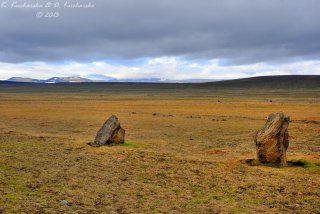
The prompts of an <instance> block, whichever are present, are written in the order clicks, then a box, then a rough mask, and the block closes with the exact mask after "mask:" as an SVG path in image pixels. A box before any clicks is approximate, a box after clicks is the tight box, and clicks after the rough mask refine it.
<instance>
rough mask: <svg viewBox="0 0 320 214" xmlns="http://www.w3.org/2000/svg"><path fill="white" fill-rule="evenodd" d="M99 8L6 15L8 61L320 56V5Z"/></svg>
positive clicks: (2, 14)
mask: <svg viewBox="0 0 320 214" xmlns="http://www.w3.org/2000/svg"><path fill="white" fill-rule="evenodd" d="M1 1H2V0H0V2H1ZM5 1H8V2H9V3H11V2H12V0H5ZM2 2H3V1H2ZM26 2H27V3H30V2H33V3H34V2H36V1H34V0H28V1H26ZM38 2H40V3H41V2H47V1H43V0H39V1H38ZM64 2H65V1H61V0H60V3H61V4H63V3H64ZM70 2H72V3H75V2H76V1H70ZM88 2H89V0H81V1H79V3H88ZM92 4H94V5H95V8H93V9H60V10H59V12H60V14H61V17H59V18H56V19H43V18H42V19H37V18H35V15H34V14H35V12H36V11H39V10H36V9H9V8H7V9H4V8H2V9H0V61H6V62H24V61H60V60H62V61H65V60H75V61H92V60H103V59H105V58H122V59H126V58H128V59H131V58H142V57H157V56H185V57H190V58H202V59H212V58H220V59H225V61H226V62H228V63H252V62H266V61H274V62H276V61H282V60H289V59H315V58H319V56H320V42H319V38H320V24H319V23H320V22H319V20H320V13H319V11H320V3H319V1H318V0H303V1H302V0H254V1H252V0H219V1H218V0H199V1H195V0H161V1H158V0H157V1H156V0H92ZM48 11H50V10H48Z"/></svg>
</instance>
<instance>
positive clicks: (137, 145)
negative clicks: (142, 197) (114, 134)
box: [120, 141, 142, 148]
mask: <svg viewBox="0 0 320 214" xmlns="http://www.w3.org/2000/svg"><path fill="white" fill-rule="evenodd" d="M120 146H125V147H133V148H141V147H142V146H141V145H140V144H139V143H136V142H132V141H126V142H125V143H124V144H120Z"/></svg>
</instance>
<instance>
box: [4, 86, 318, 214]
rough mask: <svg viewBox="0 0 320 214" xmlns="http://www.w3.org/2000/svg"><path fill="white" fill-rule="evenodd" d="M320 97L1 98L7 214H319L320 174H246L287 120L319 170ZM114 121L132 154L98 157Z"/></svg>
mask: <svg viewBox="0 0 320 214" xmlns="http://www.w3.org/2000/svg"><path fill="white" fill-rule="evenodd" d="M318 95H319V91H318V90H313V91H305V90H303V91H299V90H297V91H295V92H292V91H291V92H286V91H271V92H270V91H263V90H261V91H260V90H256V91H239V90H231V89H230V90H217V91H210V92H205V93H203V91H194V92H192V91H185V92H181V91H180V92H176V91H171V92H170V91H166V93H164V92H161V91H152V90H150V91H148V93H144V92H132V93H125V91H124V92H123V93H115V92H110V93H108V94H106V93H99V92H81V93H57V92H55V91H54V90H53V91H52V92H46V93H42V92H41V91H39V92H33V93H25V92H24V91H15V92H2V93H1V92H0V118H1V119H0V169H1V170H0V207H1V208H0V213H1V212H4V213H260V212H267V213H279V212H281V213H292V212H296V213H319V212H320V203H319V201H320V192H319V189H320V177H319V175H320V170H318V169H306V168H297V167H289V168H282V169H278V168H272V167H266V166H254V167H252V166H247V165H243V164H241V163H240V162H239V161H240V160H242V159H248V158H255V147H254V143H253V140H252V133H253V132H254V131H255V130H257V129H259V128H261V127H262V126H263V125H264V123H265V119H266V117H267V116H268V114H269V113H271V112H278V111H282V112H285V113H286V114H288V115H290V116H291V119H292V122H291V124H290V127H289V134H290V146H289V150H288V154H287V156H288V159H289V160H290V159H299V158H302V159H306V160H308V161H311V162H319V161H320V137H319V136H320V126H319V121H320V112H319V109H320V103H319V96H318ZM269 100H272V102H270V101H269ZM219 101H220V102H219ZM154 113H155V114H154ZM111 114H115V115H117V116H118V117H119V119H120V121H121V124H122V126H123V127H124V128H125V129H126V132H127V135H126V138H127V141H128V143H127V144H126V145H125V146H116V147H100V148H92V147H90V146H88V145H87V143H88V142H90V141H92V140H93V139H94V136H95V134H96V132H97V130H98V129H99V128H100V126H101V125H102V124H103V122H104V121H105V120H106V119H107V118H108V117H109V116H110V115H111ZM62 200H67V201H68V202H70V204H69V205H64V204H62V203H61V201H62Z"/></svg>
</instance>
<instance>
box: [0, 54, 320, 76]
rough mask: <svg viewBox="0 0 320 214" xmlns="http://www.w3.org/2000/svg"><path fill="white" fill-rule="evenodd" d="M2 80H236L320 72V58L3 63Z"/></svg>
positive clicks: (169, 58)
mask: <svg viewBox="0 0 320 214" xmlns="http://www.w3.org/2000/svg"><path fill="white" fill-rule="evenodd" d="M0 67H1V72H0V79H2V80H5V79H8V78H11V77H30V78H36V79H47V78H51V77H67V76H80V77H85V78H91V79H93V80H103V79H105V78H111V79H112V78H115V79H139V78H159V79H168V80H188V79H237V78H246V77H253V76H270V75H320V61H319V60H306V61H297V62H288V63H283V64H268V63H254V64H247V65H228V66H223V65H221V60H218V59H214V60H208V61H206V62H203V61H202V62H201V63H200V62H197V61H194V60H193V61H189V60H184V59H181V58H179V57H158V58H150V59H146V60H144V61H143V62H142V63H140V64H136V65H130V64H128V65H127V64H125V63H124V64H114V63H108V61H96V62H91V63H81V62H65V63H61V64H57V63H55V64H51V63H46V62H28V63H19V64H14V63H4V62H2V63H0Z"/></svg>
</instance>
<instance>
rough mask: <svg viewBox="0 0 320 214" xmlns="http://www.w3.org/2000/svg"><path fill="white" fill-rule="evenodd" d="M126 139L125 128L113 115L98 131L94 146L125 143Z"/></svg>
mask: <svg viewBox="0 0 320 214" xmlns="http://www.w3.org/2000/svg"><path fill="white" fill-rule="evenodd" d="M124 140H125V130H124V129H123V128H122V127H121V126H120V122H119V119H118V118H117V117H116V116H115V115H112V116H111V117H110V118H109V119H108V120H107V121H106V122H105V123H104V124H103V126H102V127H101V129H100V130H99V131H98V133H97V135H96V138H95V140H94V144H93V145H92V146H103V145H111V144H123V143H124Z"/></svg>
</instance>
